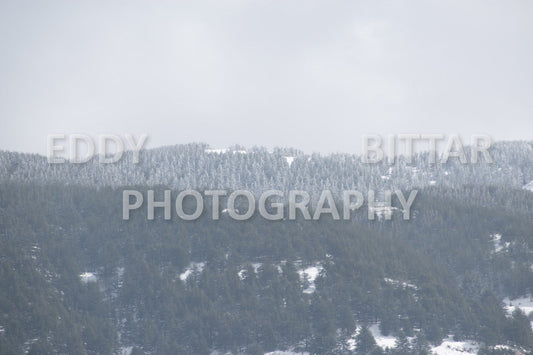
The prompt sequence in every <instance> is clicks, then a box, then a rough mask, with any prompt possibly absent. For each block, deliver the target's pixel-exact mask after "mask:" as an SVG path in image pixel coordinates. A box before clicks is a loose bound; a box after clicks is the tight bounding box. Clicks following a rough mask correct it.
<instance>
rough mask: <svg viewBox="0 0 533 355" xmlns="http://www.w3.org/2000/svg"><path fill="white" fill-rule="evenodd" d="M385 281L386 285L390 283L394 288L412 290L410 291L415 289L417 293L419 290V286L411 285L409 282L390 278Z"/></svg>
mask: <svg viewBox="0 0 533 355" xmlns="http://www.w3.org/2000/svg"><path fill="white" fill-rule="evenodd" d="M384 280H385V282H386V283H388V284H389V285H392V286H394V287H401V288H410V289H413V290H415V291H417V290H418V286H417V285H415V284H412V283H409V282H405V281H399V280H394V279H389V278H388V277H385V279H384Z"/></svg>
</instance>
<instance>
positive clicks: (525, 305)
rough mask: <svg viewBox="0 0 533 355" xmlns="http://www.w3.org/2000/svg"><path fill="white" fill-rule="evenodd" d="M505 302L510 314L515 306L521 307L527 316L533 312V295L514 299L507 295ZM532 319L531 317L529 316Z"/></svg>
mask: <svg viewBox="0 0 533 355" xmlns="http://www.w3.org/2000/svg"><path fill="white" fill-rule="evenodd" d="M503 303H505V311H506V312H507V313H508V314H512V313H513V311H514V309H515V308H520V309H521V310H522V312H524V313H525V314H526V315H527V316H529V315H530V314H531V312H533V295H528V296H524V297H520V298H515V299H514V300H511V299H509V297H506V298H504V299H503ZM529 319H531V318H529ZM530 325H531V330H533V321H532V322H531V324H530Z"/></svg>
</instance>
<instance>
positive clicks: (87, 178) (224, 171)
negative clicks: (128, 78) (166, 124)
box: [0, 142, 533, 354]
mask: <svg viewBox="0 0 533 355" xmlns="http://www.w3.org/2000/svg"><path fill="white" fill-rule="evenodd" d="M493 153H494V155H495V160H496V162H495V163H493V164H478V165H476V166H470V165H467V166H463V165H460V164H458V163H456V162H453V161H452V162H450V163H449V164H448V165H445V166H440V165H439V166H433V165H429V166H427V165H425V159H424V156H423V154H422V155H418V156H417V159H416V161H415V163H414V164H407V163H405V162H402V161H401V160H400V162H399V163H398V164H397V165H394V166H388V165H385V164H384V165H381V164H375V165H365V164H362V163H360V161H359V159H358V157H357V156H350V155H340V154H339V155H331V156H319V155H311V156H308V155H305V154H303V153H301V152H298V151H296V150H293V149H278V150H275V151H274V152H268V151H267V150H265V149H262V148H254V149H251V150H248V151H243V149H242V148H241V147H235V148H234V149H232V150H229V151H227V152H222V153H220V152H210V151H209V150H208V147H207V146H205V145H200V144H194V145H187V146H178V147H169V148H161V149H157V150H150V151H147V152H145V155H143V159H144V160H142V162H141V164H139V165H130V166H126V165H127V164H128V162H127V160H126V161H125V162H123V163H121V164H124V165H121V164H118V165H117V166H115V165H108V166H100V165H98V164H97V163H88V164H83V165H74V164H72V165H71V164H64V165H54V166H49V165H47V163H46V159H45V158H44V157H41V156H37V155H25V154H19V153H10V152H1V153H0V166H1V167H2V169H1V173H0V285H1V287H0V353H2V354H22V353H28V354H112V353H121V351H123V350H124V349H127V351H128V352H131V354H212V353H215V354H216V353H220V354H222V353H225V352H229V353H232V354H263V353H265V352H271V351H274V350H288V349H290V350H292V351H294V352H308V353H311V354H429V353H430V351H431V348H432V347H433V346H435V345H438V344H440V343H441V342H442V341H443V339H445V338H447V337H449V336H451V337H453V338H454V339H456V340H472V341H476V342H477V343H479V344H480V350H479V353H480V354H507V353H514V351H516V350H519V351H521V352H523V353H530V352H531V351H532V349H533V333H532V330H531V324H530V321H531V320H530V319H529V318H528V315H527V314H525V313H524V312H523V311H521V310H520V309H519V308H515V309H514V311H511V312H509V311H508V310H507V309H506V308H505V304H504V303H503V300H504V298H506V297H507V298H510V299H515V298H517V297H520V296H527V295H531V294H533V271H532V266H533V218H531V216H532V215H533V192H530V191H528V190H527V189H523V188H522V187H523V186H524V185H526V184H527V183H528V182H529V181H531V180H533V164H532V163H533V150H532V149H531V145H530V144H529V143H525V142H520V143H505V144H503V143H502V144H500V145H499V146H496V147H495V149H494V151H493ZM287 157H291V158H292V157H294V160H290V159H287ZM125 188H135V189H138V190H141V191H142V190H146V189H148V188H152V189H156V190H157V189H161V190H162V189H164V188H169V189H173V191H174V192H177V191H178V190H180V189H184V188H197V189H204V188H249V189H250V190H252V191H255V192H260V191H262V190H265V189H269V188H278V189H281V190H285V191H286V190H288V189H291V188H300V189H304V190H305V189H307V190H309V191H311V192H313V191H317V190H320V189H324V188H329V189H331V190H333V191H339V190H341V189H345V188H360V189H361V188H375V189H377V190H379V189H384V188H403V189H407V188H419V194H418V196H417V198H416V200H415V202H414V205H413V207H412V219H411V220H409V221H404V220H403V219H402V218H401V212H400V211H395V212H393V216H392V219H391V220H385V219H383V218H380V219H376V220H373V221H370V220H368V218H366V217H367V216H366V214H365V213H364V211H363V210H361V211H359V212H358V213H355V214H354V215H353V217H352V218H351V219H350V220H348V221H334V220H332V219H331V218H327V217H324V218H321V219H320V220H319V221H305V220H296V221H286V220H283V221H275V222H273V221H266V220H264V219H262V218H260V217H259V216H256V217H254V218H252V219H250V220H247V221H235V220H232V219H231V218H228V217H227V216H226V215H225V214H222V218H221V219H220V220H212V219H210V218H208V217H207V214H205V215H204V216H203V217H201V218H199V219H198V220H195V221H183V220H180V219H178V218H175V217H174V218H172V220H165V219H164V218H163V215H162V213H159V214H156V218H155V220H147V219H146V211H145V210H143V209H139V210H138V211H133V212H132V218H131V219H130V220H128V221H125V220H123V219H122V191H123V190H124V189H125ZM204 208H205V209H206V210H209V209H210V206H208V205H206V206H205V207H204ZM158 212H161V211H158ZM376 327H378V329H379V332H380V333H381V334H382V335H384V336H394V337H395V338H396V343H395V344H394V346H392V347H389V348H385V347H383V346H378V344H377V343H376V340H375V339H374V336H373V333H372V332H371V331H370V330H375V328H376Z"/></svg>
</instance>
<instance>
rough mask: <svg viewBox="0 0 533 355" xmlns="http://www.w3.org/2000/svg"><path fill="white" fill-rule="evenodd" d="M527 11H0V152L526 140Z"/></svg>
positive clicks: (120, 7)
mask: <svg viewBox="0 0 533 355" xmlns="http://www.w3.org/2000/svg"><path fill="white" fill-rule="evenodd" d="M532 18H533V2H532V1H528V0H521V1H518V0H509V1H507V0H506V1H503V0H502V1H494V0H483V1H476V0H469V1H464V0H457V1H454V0H450V1H443V0H439V1H437V0H420V1H376V0H368V1H353V0H350V1H315V0H305V1H300V0H294V1H273V0H245V1H244V0H243V1H238V0H214V1H203V0H195V1H157V0H155V1H147V0H145V1H96V0H90V1H84V0H80V1H71V0H68V1H58V0H47V1H24V0H22V1H5V0H0V48H1V49H0V51H1V52H0V150H11V151H21V152H33V153H40V154H45V153H46V144H47V136H48V135H50V134H57V133H64V134H74V133H82V134H88V135H91V136H92V137H95V139H96V138H97V137H98V135H100V134H117V135H124V134H126V133H131V134H133V135H140V134H148V136H149V142H148V147H159V146H164V145H173V144H185V143H190V142H205V143H208V144H209V145H211V146H212V147H214V148H224V147H228V146H231V145H233V144H240V145H243V146H247V147H251V146H256V145H257V146H265V147H267V148H272V147H276V146H282V147H295V148H298V149H300V150H303V151H304V152H308V153H311V152H320V153H325V154H327V153H332V152H345V153H358V152H360V151H361V145H362V143H361V142H362V136H363V135H365V134H379V135H383V136H386V135H389V134H402V133H419V134H427V133H439V134H444V135H450V134H453V133H458V134H460V135H461V136H462V137H463V139H464V140H465V141H468V140H469V138H470V136H471V135H473V134H487V135H490V136H492V137H493V139H495V140H517V139H526V140H531V139H533V64H532V63H533V21H532V20H531V19H532Z"/></svg>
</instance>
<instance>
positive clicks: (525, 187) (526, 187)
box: [522, 181, 533, 192]
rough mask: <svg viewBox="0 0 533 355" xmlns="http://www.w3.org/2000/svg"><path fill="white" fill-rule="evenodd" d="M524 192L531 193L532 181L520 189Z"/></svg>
mask: <svg viewBox="0 0 533 355" xmlns="http://www.w3.org/2000/svg"><path fill="white" fill-rule="evenodd" d="M522 188H523V189H524V190H528V191H532V192H533V181H530V182H528V183H527V184H525V185H524V186H523V187H522Z"/></svg>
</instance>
